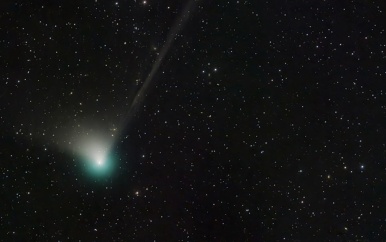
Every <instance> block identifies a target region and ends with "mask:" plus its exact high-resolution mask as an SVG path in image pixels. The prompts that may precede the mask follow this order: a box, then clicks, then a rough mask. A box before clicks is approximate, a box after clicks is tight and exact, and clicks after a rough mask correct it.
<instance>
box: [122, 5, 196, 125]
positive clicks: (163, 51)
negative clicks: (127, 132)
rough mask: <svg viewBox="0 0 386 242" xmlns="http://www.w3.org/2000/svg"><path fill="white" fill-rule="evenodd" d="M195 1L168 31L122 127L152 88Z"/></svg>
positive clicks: (187, 6)
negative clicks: (155, 76)
mask: <svg viewBox="0 0 386 242" xmlns="http://www.w3.org/2000/svg"><path fill="white" fill-rule="evenodd" d="M195 1H196V0H190V1H189V2H188V4H187V5H186V6H185V8H184V10H183V11H182V13H181V15H180V16H179V17H178V19H177V21H176V22H175V23H174V25H173V26H172V28H171V29H170V31H169V33H168V35H167V39H166V42H165V44H164V46H163V47H162V49H161V52H160V54H159V55H158V57H157V59H156V61H155V62H154V64H153V67H152V69H151V71H150V73H149V75H148V76H147V78H146V80H145V82H144V83H143V85H142V87H141V88H140V89H139V91H138V92H137V94H136V96H135V97H134V100H133V102H132V103H131V106H130V108H129V112H128V113H127V115H126V117H125V119H124V122H125V123H124V125H127V123H128V122H130V119H131V117H132V116H133V115H134V114H135V112H136V110H137V108H138V105H139V104H141V103H142V102H143V100H144V98H145V97H146V96H145V94H146V93H147V91H148V90H149V88H150V87H151V86H152V80H153V78H154V75H155V74H156V73H157V71H158V69H159V67H160V66H161V63H162V61H163V59H164V58H165V56H166V55H167V53H168V52H169V49H170V47H171V46H172V45H173V43H174V40H175V38H176V37H177V35H178V34H179V33H180V32H181V30H182V28H183V27H184V25H185V23H186V21H187V20H188V19H189V16H190V14H191V12H192V8H193V6H194V3H195Z"/></svg>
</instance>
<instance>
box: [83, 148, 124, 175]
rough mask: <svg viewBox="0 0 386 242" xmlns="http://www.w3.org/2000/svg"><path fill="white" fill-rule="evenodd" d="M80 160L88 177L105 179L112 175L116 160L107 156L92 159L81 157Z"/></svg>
mask: <svg viewBox="0 0 386 242" xmlns="http://www.w3.org/2000/svg"><path fill="white" fill-rule="evenodd" d="M82 160H83V162H84V168H85V170H86V172H87V174H88V175H91V176H93V177H96V178H107V177H109V176H111V175H112V174H113V172H114V169H115V163H116V160H117V159H116V157H115V156H114V155H111V154H108V155H105V156H96V157H94V158H92V157H91V158H90V157H83V158H82Z"/></svg>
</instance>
